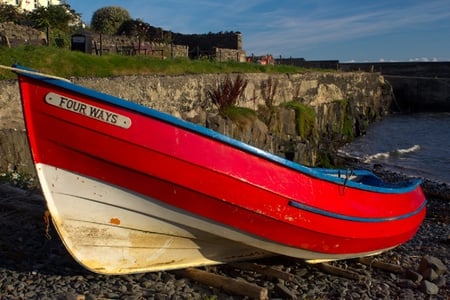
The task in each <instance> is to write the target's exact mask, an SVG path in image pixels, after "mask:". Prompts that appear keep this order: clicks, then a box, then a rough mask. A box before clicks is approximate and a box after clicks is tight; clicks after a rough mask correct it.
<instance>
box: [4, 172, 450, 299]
mask: <svg viewBox="0 0 450 300" xmlns="http://www.w3.org/2000/svg"><path fill="white" fill-rule="evenodd" d="M377 171H378V172H380V176H381V177H384V178H387V179H388V180H390V181H396V180H400V179H403V178H402V176H400V175H399V174H394V173H389V172H385V171H384V170H377ZM422 186H423V188H424V191H425V193H426V195H427V199H428V204H427V216H426V218H425V221H424V223H423V225H422V226H421V228H420V229H419V231H418V233H417V235H416V236H415V237H414V238H413V239H412V240H410V241H409V242H407V243H405V244H404V245H401V246H399V247H397V248H395V249H393V250H390V251H388V252H385V253H383V254H381V255H378V256H376V257H375V261H380V262H383V263H387V264H389V265H391V266H398V267H401V268H402V271H400V272H393V271H388V270H386V269H380V268H376V267H374V266H375V264H374V265H373V266H372V265H370V264H369V265H367V264H363V263H361V262H360V261H358V260H344V261H338V262H331V263H330V265H331V266H332V267H337V268H339V269H343V270H346V271H347V272H349V273H350V274H356V276H352V277H353V278H348V276H345V275H344V276H342V275H336V274H331V273H329V272H327V271H326V270H324V269H323V268H321V267H320V266H318V265H310V264H306V263H305V262H303V261H302V260H298V259H292V258H288V257H281V256H277V257H269V258H265V259H261V260H257V261H252V262H251V263H253V264H257V265H262V266H265V267H269V268H272V269H276V270H281V271H283V272H285V273H289V274H291V275H292V277H291V278H290V279H289V280H283V279H280V278H270V277H267V276H264V275H261V274H259V273H257V272H254V271H249V270H245V269H240V268H236V267H235V266H233V265H218V266H210V267H205V268H200V269H201V270H204V271H207V272H211V273H214V274H218V275H223V276H225V277H228V278H233V279H237V280H242V281H246V282H248V283H250V284H255V285H257V286H259V287H262V288H265V290H266V291H267V296H265V297H266V298H268V299H286V298H287V299H437V300H441V299H442V300H447V299H450V274H449V273H450V270H449V267H450V187H449V186H448V185H447V184H442V183H437V182H431V181H427V180H425V181H424V183H423V185H422ZM45 211H46V207H45V201H44V198H43V196H42V194H41V193H40V191H39V190H25V189H20V188H17V187H14V186H12V185H11V184H8V183H3V184H0V232H1V239H0V258H1V260H0V299H68V300H69V299H77V300H84V299H90V300H94V299H248V298H249V297H248V296H245V295H239V294H233V293H231V292H230V291H228V290H227V289H221V288H218V287H212V286H209V285H207V284H204V283H199V282H197V281H195V280H192V279H190V278H187V277H184V276H182V275H180V274H179V273H177V272H174V271H166V272H154V273H144V274H134V275H121V276H105V275H100V274H95V273H92V272H89V271H87V270H86V269H84V268H83V267H81V266H80V265H79V264H78V263H77V262H76V261H75V260H74V259H73V258H72V257H71V256H70V255H69V254H68V253H67V251H66V249H65V247H64V245H63V244H62V242H61V240H60V239H59V237H58V235H57V233H56V231H55V230H54V228H53V227H52V226H51V224H50V226H49V227H47V225H46V223H45V220H44V219H45V218H44V213H45ZM427 264H428V265H427ZM427 266H430V267H429V268H428V267H427Z"/></svg>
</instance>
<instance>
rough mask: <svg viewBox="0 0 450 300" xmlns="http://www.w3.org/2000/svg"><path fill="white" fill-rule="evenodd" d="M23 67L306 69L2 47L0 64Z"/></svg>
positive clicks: (1, 74)
mask: <svg viewBox="0 0 450 300" xmlns="http://www.w3.org/2000/svg"><path fill="white" fill-rule="evenodd" d="M15 63H17V64H20V65H23V66H26V67H29V68H33V69H35V70H38V71H40V72H43V73H48V74H51V75H56V76H61V77H66V78H67V77H71V76H75V77H111V76H119V75H136V74H165V75H178V74H201V73H298V72H305V70H306V69H304V68H299V67H295V66H287V65H274V66H262V65H257V64H249V63H238V62H222V63H220V62H215V61H210V60H189V59H184V58H175V59H165V60H162V59H159V58H154V57H148V56H122V55H112V54H111V55H104V56H96V55H88V54H85V53H82V52H77V51H70V50H68V49H60V48H55V47H45V46H21V47H17V48H7V47H5V46H0V64H2V65H6V66H11V65H12V64H15ZM13 78H15V75H14V74H13V73H12V72H9V71H5V70H1V69H0V79H13Z"/></svg>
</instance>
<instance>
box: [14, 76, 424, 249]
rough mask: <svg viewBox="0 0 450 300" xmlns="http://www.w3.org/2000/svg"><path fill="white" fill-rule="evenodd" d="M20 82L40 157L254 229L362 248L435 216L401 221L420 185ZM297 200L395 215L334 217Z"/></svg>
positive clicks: (386, 244) (352, 212) (312, 243)
mask: <svg viewBox="0 0 450 300" xmlns="http://www.w3.org/2000/svg"><path fill="white" fill-rule="evenodd" d="M20 84H21V92H22V98H23V102H24V104H23V105H24V113H25V117H26V124H27V130H28V132H29V139H30V146H31V149H32V153H33V157H34V160H35V162H36V163H45V164H48V165H52V166H55V167H58V168H63V169H66V170H70V171H73V172H76V173H80V174H83V175H86V176H89V177H92V178H96V179H100V180H102V181H105V182H108V183H111V184H114V185H117V186H120V187H123V188H126V189H129V190H132V191H135V192H137V193H140V194H143V195H146V196H149V197H152V198H156V199H159V200H160V201H162V202H165V203H167V204H169V205H172V206H174V207H177V208H180V209H183V210H186V211H189V212H191V213H193V214H196V215H198V216H199V217H201V218H207V219H210V220H213V221H215V222H218V223H221V224H225V225H226V226H229V227H232V228H235V229H238V230H240V231H242V232H246V233H248V234H250V235H253V236H258V237H260V238H263V239H266V240H271V241H274V242H277V243H280V244H284V245H289V246H293V247H297V248H301V249H306V250H310V251H315V252H320V253H331V254H340V253H342V254H346V253H362V252H370V251H376V250H378V249H386V248H390V247H393V246H396V245H398V244H401V243H404V242H405V241H407V240H408V239H410V238H411V237H412V236H413V235H414V234H415V232H416V231H417V229H418V227H419V225H420V223H421V222H422V220H423V218H424V216H425V209H424V208H423V209H422V210H420V212H418V213H415V214H412V215H410V216H408V217H405V218H400V219H396V217H397V216H402V215H407V214H410V213H411V212H414V211H417V210H419V209H420V207H421V206H423V202H424V196H423V193H422V191H421V189H420V187H419V186H417V188H416V189H415V190H412V191H409V192H405V193H379V192H374V191H370V190H364V189H357V188H354V187H349V186H344V185H343V184H338V183H336V182H331V181H326V180H323V179H322V178H318V177H315V176H311V175H310V174H306V173H302V172H299V171H298V170H294V169H292V168H288V167H286V166H284V165H282V164H280V163H277V162H275V161H271V160H268V159H266V158H264V157H260V156H257V155H254V154H250V153H248V152H246V151H244V150H242V149H239V148H236V147H233V146H231V145H229V144H227V143H223V142H220V141H217V140H215V139H212V138H211V137H208V136H205V135H202V134H199V133H197V132H193V131H190V130H187V129H186V128H182V127H177V126H174V125H173V124H170V123H167V122H164V121H163V120H158V119H155V118H149V117H148V116H146V115H143V114H141V113H139V112H136V111H132V110H129V109H126V108H123V107H118V106H113V105H109V104H108V103H105V102H99V101H97V100H95V99H93V98H86V97H85V96H83V95H81V94H76V93H72V92H69V91H67V90H64V89H58V88H55V87H53V86H50V85H47V84H42V83H40V82H39V81H37V80H34V79H31V78H27V77H21V78H20ZM49 92H53V93H57V94H58V95H61V96H64V97H67V99H75V100H78V101H80V102H82V103H85V104H87V105H92V106H95V107H97V108H101V109H104V110H105V111H109V112H113V113H115V114H117V115H123V116H126V117H127V118H129V119H130V120H131V126H130V127H129V128H122V127H118V126H115V125H112V124H111V123H108V122H105V118H106V117H104V118H103V117H102V118H103V121H101V120H99V118H90V117H86V116H84V115H82V114H79V113H74V111H73V110H70V109H67V107H66V109H62V108H61V107H58V106H55V105H49V104H48V103H47V102H46V101H45V98H46V96H47V94H48V93H49ZM38 137H39V138H38ZM290 201H294V202H297V203H300V204H302V205H307V206H310V207H313V208H316V209H322V210H324V211H327V212H331V213H333V214H336V215H342V216H349V217H351V218H358V219H361V220H364V219H368V220H370V219H385V221H367V222H365V221H355V220H347V219H341V218H334V217H331V216H324V215H322V214H318V213H314V212H311V211H306V210H302V209H299V208H296V207H293V206H292V205H289V203H290ZM389 218H392V220H388V219H389Z"/></svg>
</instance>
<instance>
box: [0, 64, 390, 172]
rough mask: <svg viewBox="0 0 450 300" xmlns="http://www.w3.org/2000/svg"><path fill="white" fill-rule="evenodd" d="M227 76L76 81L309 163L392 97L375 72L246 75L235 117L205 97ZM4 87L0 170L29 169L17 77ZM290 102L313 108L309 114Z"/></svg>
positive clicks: (323, 158) (377, 114) (321, 158)
mask: <svg viewBox="0 0 450 300" xmlns="http://www.w3.org/2000/svg"><path fill="white" fill-rule="evenodd" d="M227 76H230V77H231V79H234V78H235V77H236V76H237V74H230V75H226V74H200V75H178V76H157V75H148V76H121V77H112V78H75V79H73V82H74V83H76V84H79V85H82V86H85V87H88V88H92V89H95V90H98V91H100V92H105V93H108V94H111V95H113V96H117V97H120V98H125V99H128V100H129V101H132V102H136V103H139V104H142V105H145V106H148V107H151V108H154V109H157V110H160V111H163V112H166V113H169V114H172V115H174V116H176V117H180V118H183V119H185V120H188V121H191V122H195V123H198V124H200V125H203V126H206V127H209V128H211V129H213V130H216V131H219V132H222V133H224V134H226V135H229V136H232V137H234V138H237V139H240V140H242V141H244V142H246V143H249V144H251V145H254V146H256V147H258V148H262V149H264V150H267V151H269V152H272V153H274V154H276V155H279V156H283V157H287V158H289V159H293V160H295V161H298V162H301V163H305V164H308V165H321V164H324V163H326V162H327V161H328V160H329V158H330V153H332V152H333V151H334V150H335V149H336V148H337V147H338V146H340V145H342V144H343V143H345V142H348V141H349V140H351V138H352V137H354V136H357V135H360V134H361V133H363V132H364V130H365V129H366V128H367V127H368V125H369V124H370V123H371V122H374V121H375V120H377V119H380V118H382V117H383V116H384V115H386V114H387V113H388V109H389V107H390V104H391V102H392V100H393V96H392V95H393V94H392V89H391V87H390V85H389V84H388V83H387V82H385V81H384V78H383V77H382V76H380V75H379V74H376V73H363V72H352V73H339V72H331V73H325V72H324V73H321V72H308V73H298V74H264V73H258V74H241V76H243V77H244V78H245V79H246V80H248V84H247V87H246V89H245V92H244V95H243V96H242V97H241V98H240V99H239V101H238V103H237V105H238V106H240V107H246V108H249V109H252V110H253V111H254V112H255V113H254V114H251V115H250V116H243V117H242V118H238V119H236V118H234V120H230V119H229V118H226V117H223V116H220V115H219V114H218V109H217V107H216V106H215V105H214V104H213V103H212V101H211V99H210V98H209V96H208V92H209V91H212V90H214V89H216V88H217V85H218V83H220V82H223V80H224V79H225V78H226V77H227ZM0 90H1V93H0V152H2V153H0V171H5V170H23V171H24V172H29V171H30V169H32V168H30V161H29V153H28V154H27V153H25V152H26V151H24V150H23V149H26V147H25V146H24V145H26V138H25V134H24V132H23V131H24V123H23V118H22V113H21V105H20V99H19V91H18V86H17V82H16V81H15V80H12V81H11V80H7V81H0ZM293 100H294V102H292V101H293ZM286 102H291V103H296V104H298V105H299V106H300V108H302V107H309V108H310V110H309V112H308V113H307V114H309V116H308V115H304V114H305V112H302V110H301V109H295V107H293V106H292V105H289V106H286V105H284V104H285V103H286ZM305 122H306V123H305ZM305 128H307V129H305ZM19 150H20V151H19Z"/></svg>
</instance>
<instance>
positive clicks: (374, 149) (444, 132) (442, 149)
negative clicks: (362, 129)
mask: <svg viewBox="0 0 450 300" xmlns="http://www.w3.org/2000/svg"><path fill="white" fill-rule="evenodd" d="M339 154H340V155H342V156H347V157H352V158H356V159H358V160H359V161H361V162H364V163H367V164H381V165H382V166H383V167H385V168H387V169H390V170H392V171H396V172H401V173H404V174H407V175H412V176H418V177H422V178H426V179H430V180H434V181H438V182H444V183H447V184H450V113H419V114H393V115H389V116H387V117H386V118H384V119H383V120H382V121H380V122H377V123H374V124H372V125H371V126H370V127H369V129H368V131H367V133H366V134H365V135H363V136H361V137H358V138H356V139H355V141H353V142H352V143H350V144H347V145H346V146H344V147H343V148H341V149H339Z"/></svg>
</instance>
